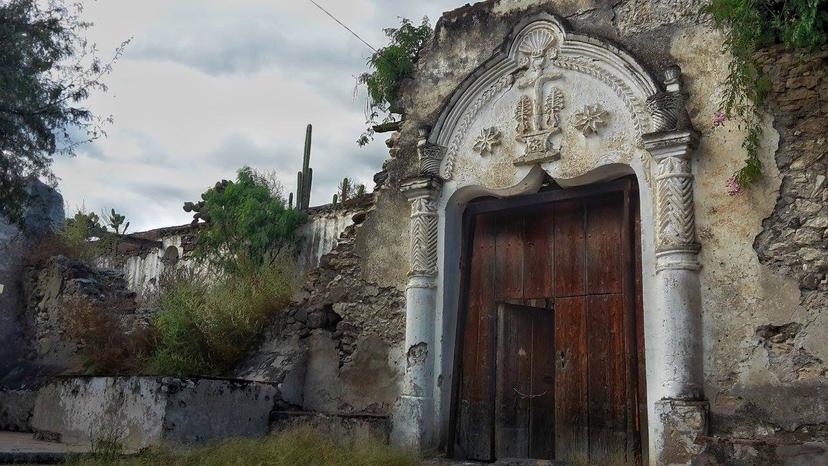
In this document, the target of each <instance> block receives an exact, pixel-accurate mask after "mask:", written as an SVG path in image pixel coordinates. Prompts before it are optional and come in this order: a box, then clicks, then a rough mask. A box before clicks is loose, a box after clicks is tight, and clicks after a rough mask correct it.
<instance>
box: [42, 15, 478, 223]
mask: <svg viewBox="0 0 828 466" xmlns="http://www.w3.org/2000/svg"><path fill="white" fill-rule="evenodd" d="M317 2H318V3H320V4H321V5H322V6H324V7H325V8H326V9H328V11H330V12H331V13H333V14H334V15H335V16H337V17H338V18H339V19H340V20H342V21H343V22H344V23H345V24H347V25H348V26H350V27H351V28H352V29H353V30H355V31H356V32H357V33H358V34H360V35H361V36H362V37H363V38H365V39H366V40H367V41H368V42H369V43H371V44H372V45H374V46H375V47H380V46H382V45H385V43H386V38H385V37H384V35H383V33H382V28H384V27H389V26H394V25H396V24H399V18H400V17H406V18H411V19H417V20H418V21H419V18H422V17H423V16H428V17H429V18H430V19H431V22H432V26H433V24H434V22H436V19H437V18H438V17H439V16H440V14H441V13H442V12H443V11H447V10H451V9H453V8H456V7H457V6H460V5H462V4H463V3H465V2H463V1H462V0H418V1H408V0H317ZM84 16H85V18H86V19H87V20H89V21H92V22H94V23H95V25H94V27H92V28H91V29H90V30H89V34H88V36H89V38H90V40H92V41H94V42H96V43H97V45H98V48H99V49H100V50H101V55H102V56H106V55H107V54H111V52H112V51H113V50H114V49H115V48H116V47H117V45H118V44H119V43H120V42H122V41H123V40H125V39H127V38H129V37H133V39H132V42H131V43H130V44H129V46H128V47H127V49H126V53H125V54H124V56H123V58H122V59H121V60H120V61H118V62H117V64H116V65H115V69H114V71H113V73H112V74H111V75H110V76H109V77H108V79H107V82H108V84H109V92H107V93H105V94H100V95H95V96H93V97H92V98H91V99H90V101H89V105H90V107H91V108H92V109H93V110H94V111H96V112H97V113H98V114H102V115H109V114H111V115H112V116H113V117H114V123H113V124H112V125H110V126H109V127H108V128H107V132H108V136H107V137H106V138H105V139H101V140H98V141H96V142H94V143H92V144H87V145H84V146H81V147H80V149H79V150H78V155H77V157H74V158H58V159H57V160H56V162H55V165H54V170H55V173H56V174H57V175H58V177H60V179H61V182H60V191H61V192H62V194H63V196H64V200H65V202H66V206H67V209H68V211H67V213H68V214H71V212H72V211H73V210H75V209H77V208H79V207H81V206H84V207H85V208H86V209H87V210H91V211H94V212H101V211H102V210H104V209H106V210H107V211H108V209H109V208H111V207H114V208H115V209H116V210H119V211H121V212H123V213H125V214H126V216H127V219H128V220H129V221H130V222H131V227H130V230H131V231H138V230H145V229H150V228H157V227H161V226H168V225H175V224H181V223H186V222H187V221H188V220H189V216H188V214H186V213H185V212H184V211H183V210H182V209H181V205H182V204H183V203H184V201H187V200H197V199H198V196H199V194H200V193H202V192H203V191H204V190H205V189H206V188H208V187H209V186H211V185H212V184H214V183H215V182H216V181H218V180H219V179H222V178H233V177H234V174H235V171H236V170H237V169H238V168H239V167H241V166H244V165H249V166H252V167H255V168H258V169H261V170H275V171H276V172H277V173H278V174H279V177H280V178H281V180H282V182H283V184H284V185H285V189H286V191H288V192H289V191H293V190H295V186H294V185H295V184H296V181H295V180H296V172H297V171H298V170H300V169H301V162H302V160H301V158H302V147H303V143H304V136H305V125H306V124H307V123H312V124H313V151H312V155H311V166H312V167H313V169H314V180H313V183H314V186H313V191H312V193H311V204H312V205H316V204H323V203H326V202H330V199H331V196H332V195H333V193H334V192H335V189H336V184H337V183H338V181H339V180H340V179H342V177H343V176H348V177H351V178H353V179H355V180H357V181H358V182H361V183H365V184H366V186H367V187H368V188H369V189H370V188H371V187H372V186H373V182H372V180H371V177H372V175H373V174H374V173H375V172H377V171H379V170H380V168H381V166H382V161H383V160H384V159H385V157H386V147H385V144H384V139H385V138H386V136H385V135H379V137H378V138H377V139H376V140H375V141H374V142H373V143H372V144H370V145H368V146H367V147H363V148H360V147H358V146H357V145H356V143H355V141H356V139H357V137H358V136H359V135H360V133H361V132H362V130H363V129H364V126H365V125H364V120H365V116H364V109H365V94H364V91H362V90H361V89H360V90H359V91H360V92H357V93H355V89H356V81H355V76H357V75H359V74H360V73H362V72H363V71H365V60H366V59H367V57H368V56H369V55H370V53H371V51H370V50H369V49H368V48H367V47H366V46H365V45H363V44H362V43H361V42H359V40H357V39H356V38H355V37H353V36H351V35H350V34H349V33H348V32H347V31H345V30H344V29H343V28H342V27H341V26H339V25H338V24H336V23H335V22H334V21H333V20H332V19H331V18H329V17H328V16H326V15H325V14H324V13H323V12H321V11H320V10H318V9H317V8H316V7H315V6H313V4H312V3H311V2H310V1H309V0H269V1H266V0H233V1H228V0H141V1H125V0H97V1H90V0H87V1H86V2H85V11H84Z"/></svg>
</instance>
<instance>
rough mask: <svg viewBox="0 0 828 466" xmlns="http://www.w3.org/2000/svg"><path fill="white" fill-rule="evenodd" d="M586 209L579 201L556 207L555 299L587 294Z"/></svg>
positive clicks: (563, 203)
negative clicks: (585, 271)
mask: <svg viewBox="0 0 828 466" xmlns="http://www.w3.org/2000/svg"><path fill="white" fill-rule="evenodd" d="M583 218H584V210H583V203H582V202H581V201H579V200H576V201H566V202H560V203H558V204H556V205H555V228H554V235H555V247H554V254H555V263H554V264H553V265H554V270H555V272H554V273H555V287H554V288H555V296H561V297H564V296H580V295H583V294H584V292H585V289H586V288H585V280H584V278H585V276H584V275H585V274H584V270H585V266H586V264H585V248H586V243H585V238H584V221H583Z"/></svg>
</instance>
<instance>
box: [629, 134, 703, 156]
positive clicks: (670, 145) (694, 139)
mask: <svg viewBox="0 0 828 466" xmlns="http://www.w3.org/2000/svg"><path fill="white" fill-rule="evenodd" d="M641 139H642V141H643V142H644V148H645V149H647V151H648V152H649V153H650V154H651V155H652V156H653V158H654V159H655V160H656V161H659V160H661V159H664V158H667V157H676V158H680V159H684V160H687V159H689V158H690V155H691V154H692V153H693V150H694V149H695V148H696V146H697V145H698V142H699V135H698V133H696V132H695V131H693V130H678V131H658V132H655V133H647V134H645V135H643V136H642V137H641Z"/></svg>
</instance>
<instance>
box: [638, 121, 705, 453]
mask: <svg viewBox="0 0 828 466" xmlns="http://www.w3.org/2000/svg"><path fill="white" fill-rule="evenodd" d="M696 142H697V136H696V134H695V133H694V132H692V131H687V130H676V131H665V132H658V133H651V134H647V135H645V136H644V144H645V147H646V149H647V150H648V151H649V152H650V153H651V154H652V156H653V158H654V159H655V161H656V164H657V165H656V170H657V171H656V188H655V189H656V191H655V194H656V222H655V226H656V232H655V237H656V283H657V286H656V289H657V290H659V295H658V303H657V306H656V307H655V309H653V312H655V313H657V314H658V315H657V316H656V317H655V318H650V319H648V320H649V321H651V322H657V323H658V328H656V329H654V331H653V332H652V333H651V334H649V335H647V338H648V339H647V345H648V346H650V348H652V350H653V351H652V352H651V354H653V355H655V357H654V358H652V359H654V360H653V361H648V364H650V366H649V367H648V372H651V373H653V374H655V375H656V376H655V377H654V379H655V381H657V382H658V383H659V386H657V387H654V388H655V391H656V392H657V393H659V394H660V399H659V400H657V401H656V402H655V412H656V419H653V420H652V421H651V422H653V423H654V428H655V433H656V438H655V444H656V452H657V455H658V457H657V458H656V463H657V464H676V463H678V464H683V463H686V462H689V461H690V459H691V458H692V457H693V456H694V455H695V454H697V453H698V451H697V448H698V447H697V446H696V445H695V444H694V442H693V441H694V440H695V438H696V436H697V435H699V434H704V433H706V432H707V419H708V404H707V402H705V401H704V394H703V382H704V378H703V377H704V376H703V347H702V339H703V338H702V325H701V313H702V305H701V285H700V282H699V269H700V266H699V262H698V252H699V244H698V242H697V240H696V225H695V213H694V202H693V174H692V172H691V169H690V157H691V155H692V152H693V149H694V148H695V145H696Z"/></svg>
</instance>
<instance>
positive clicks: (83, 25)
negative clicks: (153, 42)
mask: <svg viewBox="0 0 828 466" xmlns="http://www.w3.org/2000/svg"><path fill="white" fill-rule="evenodd" d="M81 10H82V7H81V6H80V4H79V3H77V4H72V5H71V6H66V5H65V4H64V3H63V2H62V1H60V0H51V1H48V2H43V1H38V0H7V1H4V2H0V214H3V215H5V216H6V217H8V218H9V219H11V220H13V221H15V222H18V223H19V222H20V220H21V219H22V214H23V211H24V209H25V208H26V206H27V204H28V202H29V194H28V193H27V190H26V186H27V184H28V182H29V180H30V179H32V178H37V177H43V178H44V179H46V180H49V181H51V182H52V183H54V181H55V179H54V176H53V175H52V172H51V169H50V168H51V164H52V157H53V156H54V155H55V154H67V155H72V154H73V153H74V150H75V148H76V147H77V145H78V144H81V143H83V142H87V141H90V140H93V139H96V138H98V137H100V136H101V135H102V134H103V130H102V127H103V124H105V123H106V122H107V121H109V118H101V117H99V116H96V115H95V114H94V113H93V112H92V111H91V110H90V109H88V108H87V107H85V106H84V105H83V103H84V101H85V100H86V99H87V98H88V97H89V95H90V93H91V92H93V91H105V90H106V85H105V84H104V83H103V81H102V79H103V78H104V76H105V75H107V74H108V73H109V72H110V71H111V70H112V63H113V62H114V61H115V60H116V59H117V58H118V57H120V55H121V53H122V51H123V49H124V47H125V46H126V42H124V43H123V44H121V46H120V47H119V48H118V49H117V50H116V51H115V55H114V56H113V58H112V60H110V61H109V62H106V63H104V62H102V61H101V60H100V59H99V58H98V56H97V49H96V48H95V45H94V44H90V43H88V42H87V41H86V39H85V38H84V37H83V33H84V31H85V30H86V29H87V28H89V27H90V26H91V24H90V23H88V22H84V21H83V20H82V19H81V16H80V15H81ZM127 42H128V41H127Z"/></svg>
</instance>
